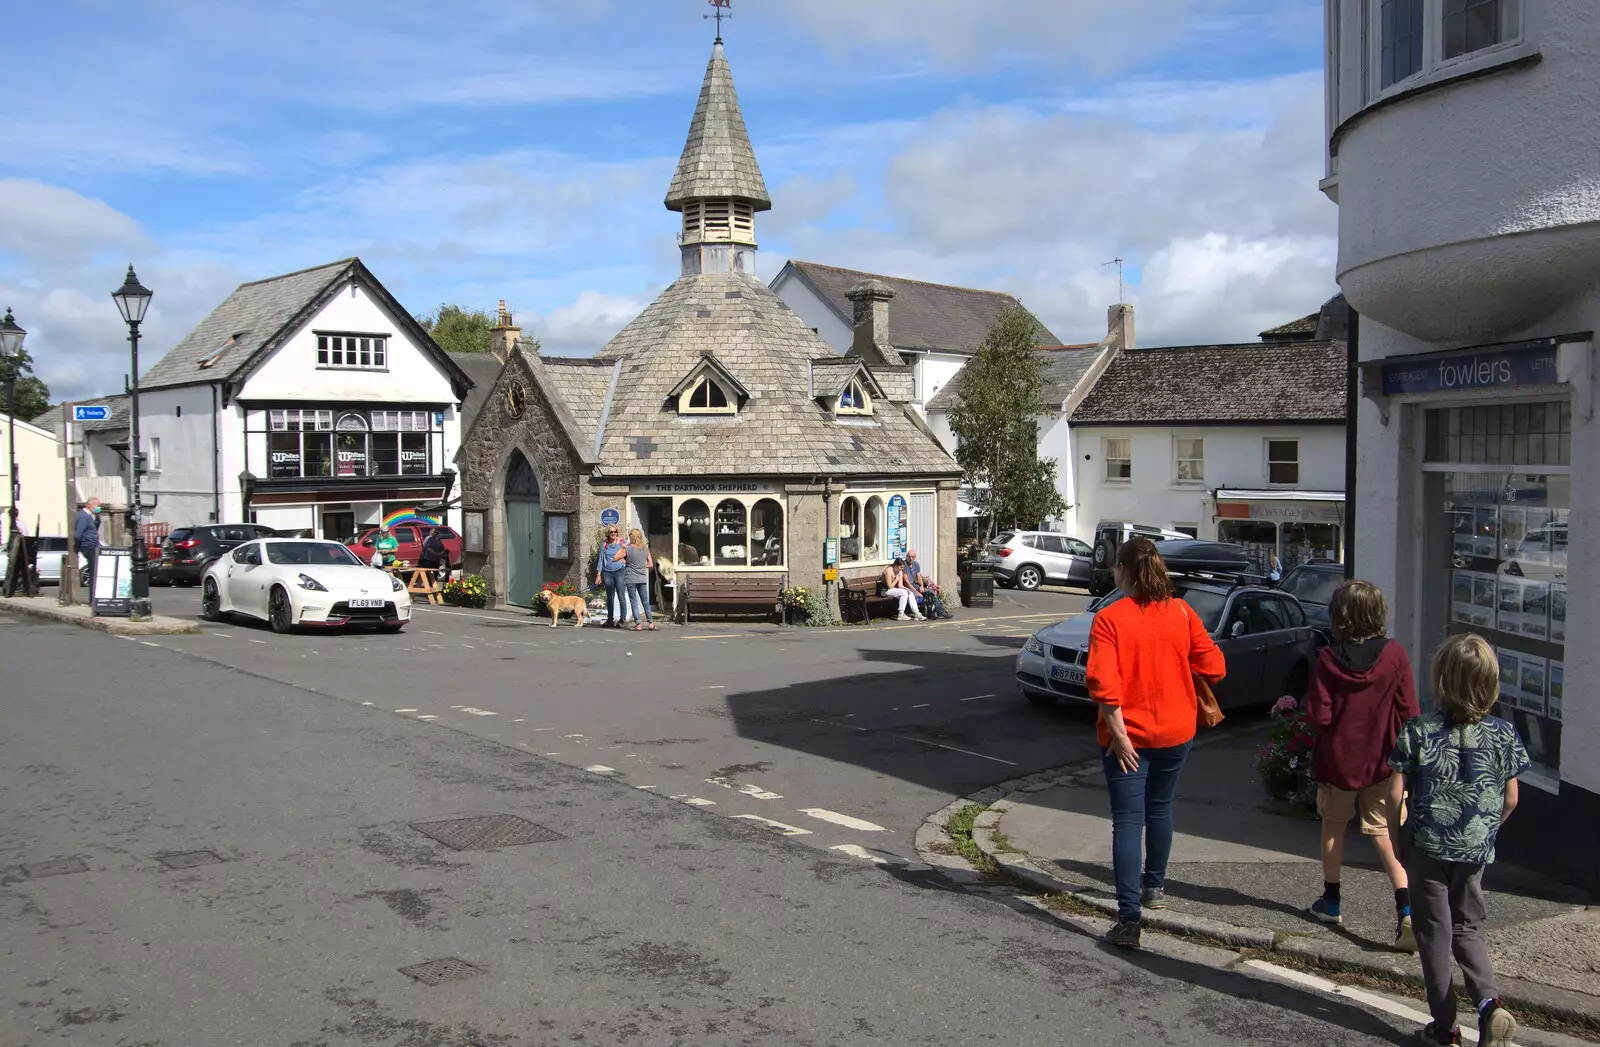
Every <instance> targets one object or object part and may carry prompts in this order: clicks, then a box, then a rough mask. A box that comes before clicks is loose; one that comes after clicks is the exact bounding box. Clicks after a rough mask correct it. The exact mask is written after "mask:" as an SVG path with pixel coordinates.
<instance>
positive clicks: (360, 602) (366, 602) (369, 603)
mask: <svg viewBox="0 0 1600 1047" xmlns="http://www.w3.org/2000/svg"><path fill="white" fill-rule="evenodd" d="M349 603H350V606H351V607H382V606H383V601H382V600H373V599H370V598H368V599H356V600H351V601H349Z"/></svg>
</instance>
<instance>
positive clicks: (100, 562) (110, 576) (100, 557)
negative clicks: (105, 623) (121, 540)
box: [89, 546, 133, 618]
mask: <svg viewBox="0 0 1600 1047" xmlns="http://www.w3.org/2000/svg"><path fill="white" fill-rule="evenodd" d="M89 606H90V609H92V610H93V611H94V614H95V617H97V618H127V617H129V616H130V615H132V614H133V550H132V549H110V548H106V547H105V546H101V548H100V552H99V553H98V554H97V555H96V556H95V558H94V577H92V578H90V579H89Z"/></svg>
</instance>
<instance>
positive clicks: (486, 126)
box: [0, 0, 1335, 396]
mask: <svg viewBox="0 0 1600 1047" xmlns="http://www.w3.org/2000/svg"><path fill="white" fill-rule="evenodd" d="M1108 8H1111V9H1114V10H1111V11H1107V10H1106V9H1108ZM709 10H710V8H709V7H708V6H707V5H706V4H705V3H704V2H703V0H590V2H587V3H582V4H576V3H565V4H555V3H547V2H544V0H456V2H454V3H451V4H438V3H423V2H414V0H389V2H386V3H381V4H380V3H376V2H367V0H343V2H340V3H337V4H327V3H309V2H300V0H230V2H229V3H227V4H217V3H211V2H206V3H202V2H198V0H150V2H144V0H121V2H113V0H58V2H56V3H51V4H28V5H22V9H21V10H19V11H18V12H16V13H15V14H14V15H13V17H12V19H11V22H10V23H9V28H10V32H9V34H8V36H9V45H10V46H9V48H8V51H9V56H8V76H7V82H8V91H9V93H10V94H11V95H12V96H13V104H12V105H10V106H8V107H7V108H8V110H9V114H8V116H7V119H6V120H5V121H0V304H9V305H12V306H13V307H14V308H15V309H16V314H17V319H18V322H20V323H21V324H22V325H23V326H24V327H26V328H27V329H28V330H29V339H28V343H29V347H30V349H31V350H32V351H33V354H34V356H35V358H36V360H37V366H38V370H39V372H40V373H41V374H42V375H43V377H44V378H45V379H46V380H47V381H48V382H49V383H50V384H51V386H52V390H53V392H54V393H56V394H57V395H58V396H64V395H65V396H83V395H90V394H93V393H96V392H105V391H110V390H112V389H118V388H120V387H121V377H120V376H121V373H122V371H124V370H126V364H125V363H124V362H122V354H123V351H124V346H123V342H122V331H121V329H120V324H119V321H118V320H117V317H116V313H115V309H114V306H113V305H112V303H111V302H110V301H109V292H110V291H111V289H112V288H114V287H115V286H117V284H118V283H120V282H121V281H120V277H121V270H122V267H123V266H125V265H126V264H127V263H128V262H129V261H132V262H134V263H135V264H136V265H137V267H138V270H139V274H140V277H141V278H142V279H143V280H144V282H145V283H146V284H147V285H148V286H150V287H151V288H153V289H154V291H155V292H156V298H155V302H154V305H153V308H152V313H151V317H150V320H149V322H148V324H147V328H148V330H147V335H148V339H147V341H146V342H145V349H146V351H147V352H149V353H150V354H152V355H155V354H159V353H160V352H164V351H165V350H166V349H167V348H168V347H170V346H171V345H172V344H174V343H175V342H176V341H177V340H178V339H179V338H181V337H182V336H183V334H184V333H186V332H187V331H188V330H189V328H191V327H192V326H193V325H194V324H195V323H197V322H198V321H199V319H200V318H201V317H203V316H204V315H205V313H207V312H208V311H209V310H210V309H211V308H213V307H214V306H215V305H216V304H217V303H218V302H220V301H221V300H222V299H223V298H224V297H225V296H226V295H227V293H228V292H229V291H230V290H231V289H232V287H233V286H234V285H236V284H237V283H239V282H240V281H243V280H251V279H258V278H261V277H265V276H271V275H274V274H277V273H281V272H287V271H290V270H293V269H298V268H303V267H305V266H309V265H315V264H319V263H321V262H325V261H330V260H332V259H335V258H340V257H344V256H347V255H360V256H361V257H362V258H363V259H364V260H365V261H366V262H367V264H368V265H369V266H370V267H371V268H372V269H373V271H374V272H375V273H376V274H377V275H378V277H379V279H381V280H383V281H384V282H385V284H387V285H388V286H389V288H390V289H391V290H392V291H393V292H394V293H395V294H396V295H397V296H398V297H399V299H400V300H401V301H402V302H404V303H405V304H406V305H407V306H408V307H409V308H411V309H412V310H413V311H419V312H420V311H424V310H427V309H429V308H431V307H433V306H435V305H437V304H438V303H440V302H443V301H452V302H460V303H462V304H466V305H469V306H476V307H480V308H491V307H492V306H493V305H494V303H495V301H496V300H497V299H500V298H504V299H505V300H506V301H507V303H508V304H509V305H510V306H511V308H512V309H513V310H514V311H515V312H516V314H517V316H518V319H519V321H520V322H521V323H522V324H523V326H524V327H525V328H526V329H527V330H529V331H531V332H533V333H536V334H537V335H539V337H540V338H541V339H542V340H543V341H544V342H545V344H546V346H547V350H548V351H552V352H565V353H589V352H593V351H595V350H596V349H598V348H599V347H600V346H601V345H603V344H604V342H605V341H606V340H607V339H608V338H609V337H610V336H611V335H612V334H614V333H615V332H616V331H617V330H618V329H620V328H621V326H622V325H623V324H624V323H625V322H626V321H627V320H628V319H630V318H631V317H632V316H633V315H634V314H635V313H636V312H637V311H638V310H639V309H640V308H642V306H643V305H644V304H645V303H647V302H648V301H649V300H650V299H651V298H652V297H654V295H655V294H656V293H658V292H659V291H660V289H661V288H662V287H663V286H665V284H666V283H668V282H669V281H670V280H671V279H672V278H673V276H674V275H675V274H676V258H675V248H674V244H673V234H674V233H675V231H676V216H674V215H671V214H669V213H667V212H666V211H665V210H664V209H663V208H662V206H661V198H662V196H663V194H664V192H665V189H666V185H667V181H668V179H669V178H670V175H671V171H672V167H673V164H674V163H675V161H676V158H677V155H678V152H679V151H680V150H681V148H682V145H683V137H684V134H685V132H686V130H687V127H688V122H689V116H690V114H691V112H692V111H693V106H694V100H695V96H696V94H697V92H698V89H699V84H700V80H701V77H702V75H703V73H704V69H705V62H706V59H707V57H708V54H709V50H710V42H711V37H712V35H713V33H712V29H711V26H710V24H709V23H707V22H705V21H703V20H702V19H701V15H702V14H703V13H705V12H708V11H709ZM734 11H735V17H734V19H733V21H732V22H730V23H727V24H726V25H725V28H724V37H725V40H726V43H727V48H728V55H729V60H730V62H731V64H732V67H733V72H734V78H735V81H736V83H737V85H738V88H739V93H740V99H741V102H742V103H743V106H744V112H745V118H746V122H747V123H748V124H749V127H750V132H751V138H752V141H753V142H754V145H755V148H756V153H757V157H758V159H759V160H760V162H761V165H762V168H763V170H764V173H765V175H766V179H767V183H768V187H769V189H770V191H771V194H772V197H773V210H772V211H771V212H768V213H767V214H765V215H762V216H761V218H760V221H759V223H758V230H757V231H758V234H759V238H760V241H761V256H760V257H761V273H762V275H763V276H764V277H767V278H769V279H770V278H771V277H772V276H773V275H775V274H776V273H777V271H778V269H779V268H780V267H781V266H782V264H783V261H784V260H785V259H786V258H789V257H797V258H804V259H807V260H810V261H818V262H825V263H830V264H835V265H842V266H848V267H853V268H861V269H869V270H874V271H878V272H886V273H891V274H895V275H901V276H909V277H916V278H921V279H928V280H936V281H948V282H952V283H961V284H968V285H973V286H983V287H994V288H1000V289H1004V290H1008V291H1011V292H1013V293H1016V294H1018V295H1020V296H1021V297H1022V298H1023V299H1024V301H1026V302H1027V304H1028V305H1029V306H1030V307H1031V308H1033V309H1034V311H1035V312H1037V313H1038V314H1039V315H1040V316H1041V317H1043V318H1044V319H1045V320H1046V321H1047V322H1048V323H1049V324H1050V326H1051V327H1052V328H1053V329H1054V330H1055V332H1056V333H1057V334H1058V335H1060V336H1061V337H1062V338H1063V339H1065V340H1067V341H1085V340H1092V339H1094V338H1097V337H1099V335H1100V334H1101V333H1102V331H1103V330H1104V324H1105V309H1106V306H1107V305H1109V304H1110V303H1111V302H1112V301H1114V300H1115V298H1116V296H1117V283H1116V272H1115V269H1114V268H1113V267H1106V266H1103V265H1101V263H1103V262H1105V261H1106V260H1108V259H1111V258H1113V257H1117V256H1121V257H1123V258H1124V259H1126V260H1127V261H1126V276H1127V280H1128V291H1127V295H1126V296H1127V298H1128V299H1129V300H1131V301H1132V302H1133V303H1134V304H1135V305H1136V307H1137V309H1138V317H1139V320H1138V324H1139V340H1140V342H1141V344H1145V345H1155V344H1171V343H1174V342H1188V341H1204V340H1212V339H1219V338H1231V339H1246V338H1251V337H1253V336H1254V334H1255V332H1256V331H1259V330H1261V329H1262V328H1263V327H1265V326H1267V325H1269V324H1272V323H1277V322H1281V321H1283V320H1286V319H1289V318H1291V317H1293V316H1295V315H1300V314H1303V313H1306V312H1309V311H1311V310H1313V309H1315V308H1316V307H1317V305H1319V304H1320V303H1321V301H1322V299H1323V298H1325V297H1326V296H1327V295H1328V294H1331V293H1332V292H1333V290H1334V286H1333V261H1334V226H1335V212H1334V208H1333V205H1332V204H1330V203H1328V202H1327V201H1326V200H1325V199H1323V197H1322V196H1321V194H1320V193H1318V192H1317V189H1316V182H1317V179H1318V177H1319V176H1320V174H1321V168H1322V152H1321V144H1320V142H1321V138H1322V106H1321V73H1320V60H1321V59H1320V55H1321V11H1322V4H1321V3H1320V2H1319V0H1121V2H1120V3H1118V4H1110V5H1108V4H1104V3H1102V2H1099V0H1002V2H980V0H878V2H877V3H874V4H865V3H862V2H860V0H735V3H734Z"/></svg>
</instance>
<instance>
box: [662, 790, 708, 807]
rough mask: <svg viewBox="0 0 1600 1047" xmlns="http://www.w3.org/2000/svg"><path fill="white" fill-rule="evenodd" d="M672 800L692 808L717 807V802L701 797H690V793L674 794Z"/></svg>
mask: <svg viewBox="0 0 1600 1047" xmlns="http://www.w3.org/2000/svg"><path fill="white" fill-rule="evenodd" d="M672 799H674V800H681V801H683V802H684V803H686V804H688V805H689V806H690V807H715V806H716V805H717V801H715V800H707V799H703V798H702V797H699V796H690V795H689V794H688V793H674V794H673V795H672Z"/></svg>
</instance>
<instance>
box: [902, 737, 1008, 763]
mask: <svg viewBox="0 0 1600 1047" xmlns="http://www.w3.org/2000/svg"><path fill="white" fill-rule="evenodd" d="M885 733H886V734H889V735H891V736H893V737H895V738H902V739H904V740H905V741H908V742H921V743H922V744H923V745H931V746H933V747H934V748H935V749H948V750H950V751H951V752H953V753H961V754H962V755H964V756H976V757H977V758H978V759H980V760H992V761H993V762H995V763H1003V764H1005V765H1006V766H1007V767H1015V766H1017V764H1016V761H1014V760H1002V759H1000V757H998V756H986V755H984V754H983V753H975V752H973V751H972V750H971V749H958V748H956V747H955V746H953V745H945V744H944V743H943V742H930V741H928V739H926V738H918V737H916V736H914V735H909V734H895V732H893V731H886V732H885Z"/></svg>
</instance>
